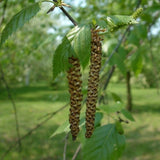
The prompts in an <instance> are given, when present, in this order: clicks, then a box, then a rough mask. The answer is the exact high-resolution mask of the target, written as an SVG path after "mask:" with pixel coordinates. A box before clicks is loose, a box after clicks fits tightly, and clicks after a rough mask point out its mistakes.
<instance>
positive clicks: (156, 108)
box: [133, 103, 160, 114]
mask: <svg viewBox="0 0 160 160" xmlns="http://www.w3.org/2000/svg"><path fill="white" fill-rule="evenodd" d="M143 112H151V113H160V105H158V104H154V103H153V104H146V105H134V106H133V113H136V114H137V113H143Z"/></svg>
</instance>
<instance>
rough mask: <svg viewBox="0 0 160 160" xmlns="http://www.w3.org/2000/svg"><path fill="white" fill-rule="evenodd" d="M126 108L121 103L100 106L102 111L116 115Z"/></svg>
mask: <svg viewBox="0 0 160 160" xmlns="http://www.w3.org/2000/svg"><path fill="white" fill-rule="evenodd" d="M123 108H124V104H123V103H121V102H119V101H118V102H117V103H116V104H114V105H109V106H107V105H103V106H100V109H101V110H103V111H104V112H106V113H107V114H109V113H115V112H117V111H120V110H122V109H123Z"/></svg>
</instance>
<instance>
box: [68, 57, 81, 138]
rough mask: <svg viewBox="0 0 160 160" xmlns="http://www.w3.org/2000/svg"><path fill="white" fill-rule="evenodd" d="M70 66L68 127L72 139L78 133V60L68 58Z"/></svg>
mask: <svg viewBox="0 0 160 160" xmlns="http://www.w3.org/2000/svg"><path fill="white" fill-rule="evenodd" d="M69 63H70V64H71V65H72V67H71V68H70V69H69V71H68V76H67V78H68V82H69V93H70V106H71V107H70V115H69V122H70V129H71V134H72V138H73V140H75V139H76V137H77V135H78V133H79V121H80V110H81V102H82V89H81V88H82V80H81V73H80V62H79V60H78V59H77V58H75V57H71V58H69Z"/></svg>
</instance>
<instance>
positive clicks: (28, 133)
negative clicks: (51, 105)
mask: <svg viewBox="0 0 160 160" xmlns="http://www.w3.org/2000/svg"><path fill="white" fill-rule="evenodd" d="M66 107H67V105H64V106H63V107H61V108H60V109H58V110H57V111H55V112H52V113H51V114H50V116H48V117H47V118H46V119H45V120H43V121H42V122H41V123H39V124H37V125H36V126H35V127H33V128H32V129H31V130H30V131H29V132H27V133H26V134H25V135H24V136H22V137H21V138H20V139H18V140H17V141H16V142H15V143H14V144H12V145H11V146H10V147H9V148H8V149H7V151H6V152H5V153H4V154H3V155H2V156H1V160H3V159H4V158H5V156H6V155H7V154H8V153H9V152H10V151H11V150H12V149H13V148H15V147H16V146H17V144H18V143H19V141H22V140H23V139H25V138H26V137H28V136H29V135H31V134H32V133H33V132H34V131H35V130H37V129H38V128H40V127H41V126H42V125H44V124H45V123H46V122H48V121H49V120H50V119H51V118H52V117H53V116H54V115H55V114H57V113H58V112H60V111H62V110H64V109H65V108H66Z"/></svg>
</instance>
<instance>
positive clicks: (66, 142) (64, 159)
mask: <svg viewBox="0 0 160 160" xmlns="http://www.w3.org/2000/svg"><path fill="white" fill-rule="evenodd" d="M69 133H70V132H68V133H67V135H66V137H65V140H64V141H65V142H64V151H63V160H66V152H67V144H68V137H69Z"/></svg>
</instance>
